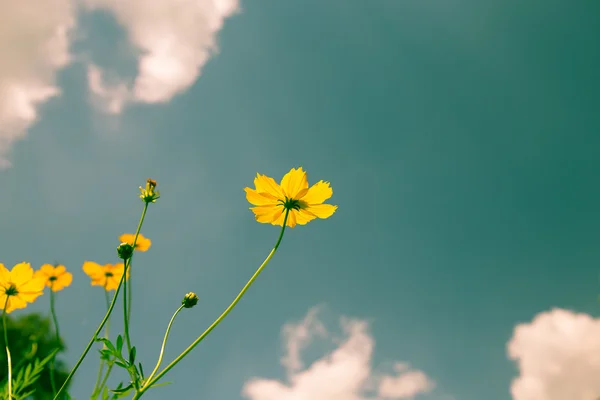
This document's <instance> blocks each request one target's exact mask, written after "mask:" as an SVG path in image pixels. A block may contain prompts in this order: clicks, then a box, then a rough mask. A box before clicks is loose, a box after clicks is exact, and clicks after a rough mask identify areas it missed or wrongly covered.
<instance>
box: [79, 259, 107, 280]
mask: <svg viewBox="0 0 600 400" xmlns="http://www.w3.org/2000/svg"><path fill="white" fill-rule="evenodd" d="M82 269H83V272H85V273H86V274H88V275H89V277H90V278H92V280H95V279H97V278H98V277H99V276H104V271H103V269H102V267H101V266H100V265H99V264H97V263H95V262H93V261H85V262H84V263H83V267H82Z"/></svg>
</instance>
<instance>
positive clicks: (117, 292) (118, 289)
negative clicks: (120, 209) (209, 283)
mask: <svg viewBox="0 0 600 400" xmlns="http://www.w3.org/2000/svg"><path fill="white" fill-rule="evenodd" d="M147 209H148V203H144V211H142V216H141V217H140V222H139V223H138V227H137V231H136V232H135V240H134V242H133V245H134V248H135V241H136V240H137V237H138V235H139V234H140V230H141V229H142V224H143V223H144V218H145V217H146V210H147ZM132 258H133V254H132V255H131V257H130V258H129V259H128V260H127V261H126V262H125V266H124V269H123V276H122V277H121V280H120V281H119V286H117V290H116V291H115V295H114V296H113V299H112V301H111V303H110V307H108V311H107V312H106V315H104V318H103V319H102V322H100V325H99V326H98V329H96V332H94V336H92V340H90V342H89V343H88V345H87V346H86V348H85V350H84V351H83V354H81V356H80V357H79V360H77V363H76V364H75V366H74V367H73V369H72V370H71V372H69V375H68V376H67V379H66V380H65V382H64V383H63V385H62V386H61V387H60V389H59V390H58V393H56V395H54V399H53V400H57V399H58V398H59V397H58V396H59V395H60V394H61V393H62V392H63V391H64V390H65V388H66V387H67V384H68V383H69V381H70V380H71V378H73V375H75V371H77V368H79V366H80V365H81V363H82V362H83V359H84V358H85V356H86V355H87V353H88V352H89V351H90V348H91V347H92V345H93V344H94V342H95V341H96V338H97V337H98V335H99V334H100V331H102V328H103V327H104V324H106V322H107V321H108V318H109V317H110V314H111V313H112V310H113V308H114V307H115V303H116V302H117V296H118V295H119V291H120V290H121V286H122V285H123V282H124V281H125V277H126V276H127V269H128V268H129V264H130V263H131V259H132Z"/></svg>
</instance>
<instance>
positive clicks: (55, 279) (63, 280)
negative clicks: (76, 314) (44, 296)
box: [35, 264, 73, 292]
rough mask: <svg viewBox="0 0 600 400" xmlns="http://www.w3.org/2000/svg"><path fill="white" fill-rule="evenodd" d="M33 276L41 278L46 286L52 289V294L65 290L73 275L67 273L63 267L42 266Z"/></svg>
mask: <svg viewBox="0 0 600 400" xmlns="http://www.w3.org/2000/svg"><path fill="white" fill-rule="evenodd" d="M35 276H36V277H39V278H43V279H44V282H46V286H49V287H50V288H52V291H53V292H58V291H59V290H62V289H64V288H66V287H67V286H69V285H70V284H71V282H72V281H73V275H72V274H71V273H70V272H67V269H66V268H65V266H64V265H56V266H54V265H50V264H44V265H42V266H41V267H40V269H39V270H38V271H35Z"/></svg>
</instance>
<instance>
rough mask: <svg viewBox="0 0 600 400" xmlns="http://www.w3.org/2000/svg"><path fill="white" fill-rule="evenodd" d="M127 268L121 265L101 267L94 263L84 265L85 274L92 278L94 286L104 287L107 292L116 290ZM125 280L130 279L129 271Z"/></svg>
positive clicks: (87, 262)
mask: <svg viewBox="0 0 600 400" xmlns="http://www.w3.org/2000/svg"><path fill="white" fill-rule="evenodd" d="M124 270H125V266H124V265H123V264H122V263H121V264H114V265H113V264H106V265H100V264H96V263H95V262H92V261H86V262H84V263H83V272H85V273H86V274H88V275H89V277H90V278H92V286H102V287H104V289H105V290H107V291H108V290H115V289H117V288H118V287H119V282H121V278H122V277H123V271H124ZM125 279H129V271H127V276H126V278H125Z"/></svg>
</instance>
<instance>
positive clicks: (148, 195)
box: [140, 178, 160, 203]
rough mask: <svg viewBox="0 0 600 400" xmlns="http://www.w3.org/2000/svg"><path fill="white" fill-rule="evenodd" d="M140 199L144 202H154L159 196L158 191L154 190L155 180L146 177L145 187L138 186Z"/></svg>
mask: <svg viewBox="0 0 600 400" xmlns="http://www.w3.org/2000/svg"><path fill="white" fill-rule="evenodd" d="M140 193H141V194H140V199H142V201H144V202H145V203H155V202H156V200H157V199H158V198H159V197H160V192H159V191H158V190H156V181H155V180H153V179H150V178H148V179H147V180H146V187H145V188H142V187H141V186H140Z"/></svg>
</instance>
